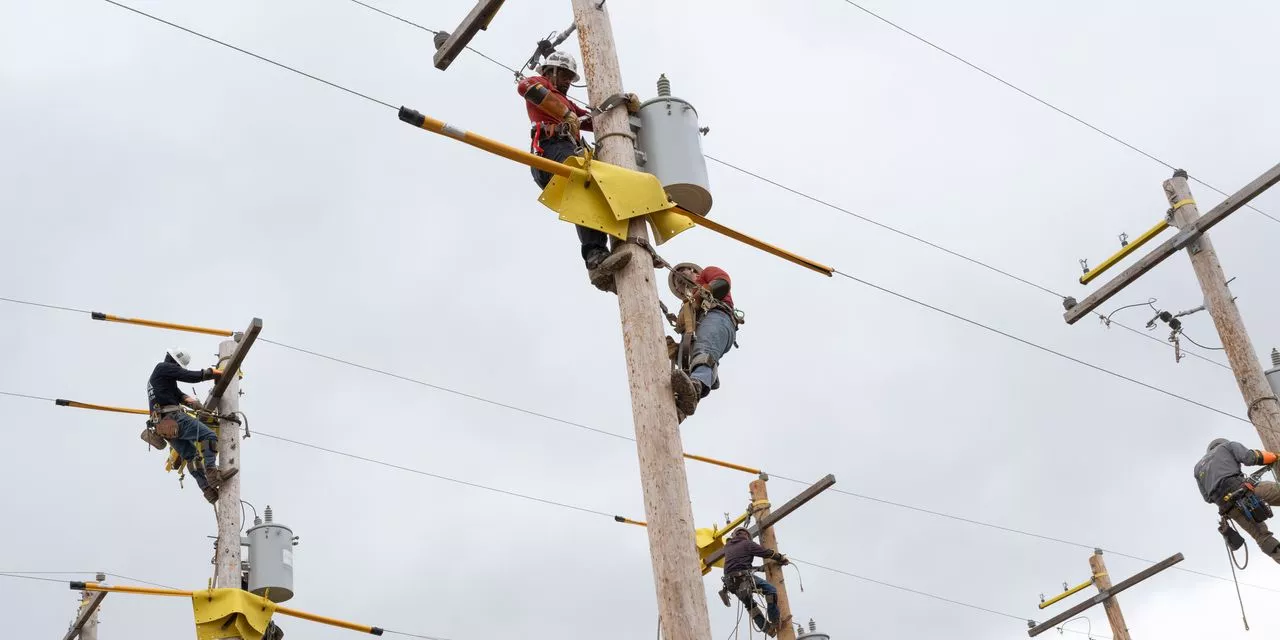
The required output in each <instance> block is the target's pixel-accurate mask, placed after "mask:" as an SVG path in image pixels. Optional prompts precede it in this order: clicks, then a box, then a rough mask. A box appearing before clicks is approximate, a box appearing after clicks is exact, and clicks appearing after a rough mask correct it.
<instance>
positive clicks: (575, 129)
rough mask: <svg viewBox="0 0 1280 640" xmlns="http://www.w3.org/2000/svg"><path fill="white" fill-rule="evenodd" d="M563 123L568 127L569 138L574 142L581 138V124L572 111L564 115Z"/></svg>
mask: <svg viewBox="0 0 1280 640" xmlns="http://www.w3.org/2000/svg"><path fill="white" fill-rule="evenodd" d="M564 123H565V124H566V125H568V126H569V137H570V138H573V139H574V140H575V141H576V140H577V139H578V138H581V137H582V122H581V121H579V120H578V116H577V115H575V114H574V113H573V112H572V111H570V112H569V113H567V114H565V117H564Z"/></svg>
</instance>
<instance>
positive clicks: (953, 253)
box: [704, 154, 1231, 370]
mask: <svg viewBox="0 0 1280 640" xmlns="http://www.w3.org/2000/svg"><path fill="white" fill-rule="evenodd" d="M704 157H706V159H708V160H710V161H712V162H715V163H716V164H719V165H722V166H724V167H727V168H729V169H733V170H734V171H737V172H739V173H742V174H744V175H747V176H751V177H752V178H755V179H757V180H760V181H761V182H765V183H768V184H771V185H773V186H775V187H777V188H779V189H782V190H783V191H786V192H788V193H791V194H794V195H797V196H800V197H801V198H804V199H806V200H809V201H811V202H814V203H817V204H820V205H822V206H824V207H827V208H829V209H833V210H835V211H839V212H840V213H843V214H845V215H848V216H850V217H853V218H857V219H858V220H861V221H863V222H866V223H869V224H872V225H875V226H877V227H880V228H881V229H884V230H886V231H889V232H891V233H895V234H898V235H900V236H902V237H904V238H908V239H911V240H914V241H916V242H919V243H921V244H923V245H925V246H928V247H932V248H934V249H937V250H938V251H941V252H943V253H946V254H948V255H951V256H954V257H956V258H960V259H961V260H964V261H966V262H969V263H972V264H974V265H977V266H979V267H982V268H984V269H987V270H988V271H991V272H992V273H996V274H999V275H1002V276H1005V277H1007V278H1010V279H1012V280H1016V281H1017V282H1020V283H1022V284H1025V285H1027V286H1028V287H1031V288H1033V289H1036V290H1038V291H1043V292H1045V293H1047V294H1049V295H1051V296H1053V297H1055V298H1057V299H1059V300H1061V299H1063V298H1064V297H1065V296H1064V295H1063V294H1061V293H1058V292H1057V291H1054V290H1053V289H1050V288H1048V287H1046V286H1044V285H1042V284H1038V283H1036V282H1033V281H1031V280H1028V279H1026V278H1023V277H1022V276H1019V275H1016V274H1014V273H1011V272H1009V271H1005V270H1004V269H1001V268H999V267H996V266H993V265H991V264H989V263H986V262H983V261H982V260H979V259H977V258H973V257H970V256H967V255H965V254H963V253H960V252H958V251H955V250H953V249H949V248H947V247H945V246H943V245H940V244H938V243H936V242H933V241H931V240H928V239H925V238H923V237H921V236H918V235H915V234H913V233H910V232H907V231H904V230H902V229H899V228H897V227H894V226H891V225H888V224H885V223H883V222H880V221H879V220H876V219H874V218H869V217H867V216H864V215H862V214H859V213H856V212H853V211H850V210H849V209H846V208H844V207H841V206H839V205H836V204H833V203H831V202H828V201H827V200H823V199H821V198H818V197H817V196H813V195H810V194H808V193H805V192H803V191H800V190H799V189H794V188H792V187H789V186H787V185H785V184H782V183H780V182H777V181H775V180H773V179H771V178H767V177H765V176H763V175H760V174H758V173H755V172H753V171H749V170H747V169H744V168H742V167H740V166H738V165H735V164H733V163H730V162H727V161H724V160H721V159H719V158H717V157H715V156H712V155H707V154H704ZM1096 315H1097V316H1098V317H1099V318H1103V317H1105V316H1103V315H1102V314H1101V313H1098V314H1096ZM1110 323H1111V324H1115V325H1117V326H1119V327H1120V328H1122V329H1125V330H1127V331H1129V332H1131V333H1133V334H1135V335H1139V336H1142V337H1143V338H1146V339H1148V340H1152V341H1154V342H1156V343H1158V344H1161V345H1164V346H1166V347H1169V348H1173V345H1170V344H1169V343H1167V342H1165V341H1164V340H1161V339H1159V338H1157V337H1155V336H1152V335H1149V334H1146V333H1143V332H1141V331H1138V330H1137V329H1134V328H1132V327H1129V326H1127V325H1124V324H1121V323H1120V322H1117V321H1114V320H1112V321H1110ZM1186 353H1187V354H1189V355H1191V356H1192V357H1194V358H1198V359H1200V360H1203V361H1205V362H1208V363H1210V364H1214V365H1217V366H1219V367H1222V368H1223V369H1227V370H1230V369H1231V367H1229V366H1227V365H1225V364H1223V363H1221V362H1218V361H1217V360H1214V359H1212V358H1207V357H1205V356H1203V355H1200V354H1198V353H1196V352H1194V351H1190V350H1187V351H1186Z"/></svg>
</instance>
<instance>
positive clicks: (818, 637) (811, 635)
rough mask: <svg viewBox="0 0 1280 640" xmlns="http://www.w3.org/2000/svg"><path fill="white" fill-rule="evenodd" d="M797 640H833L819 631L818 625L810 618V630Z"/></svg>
mask: <svg viewBox="0 0 1280 640" xmlns="http://www.w3.org/2000/svg"><path fill="white" fill-rule="evenodd" d="M802 630H803V628H802ZM796 640H831V636H829V635H827V634H825V633H822V632H820V631H818V625H817V624H815V623H814V622H813V618H809V630H808V631H806V632H805V633H803V634H801V635H800V636H798V637H797V638H796Z"/></svg>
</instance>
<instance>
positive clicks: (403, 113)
mask: <svg viewBox="0 0 1280 640" xmlns="http://www.w3.org/2000/svg"><path fill="white" fill-rule="evenodd" d="M400 120H401V121H403V122H408V123H409V124H411V125H413V126H415V127H421V126H422V123H424V122H426V121H427V119H426V118H425V117H423V115H422V114H421V113H418V112H417V111H414V110H413V109H410V108H409V107H400Z"/></svg>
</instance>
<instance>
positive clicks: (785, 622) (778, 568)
mask: <svg viewBox="0 0 1280 640" xmlns="http://www.w3.org/2000/svg"><path fill="white" fill-rule="evenodd" d="M766 482H767V481H766V479H765V478H759V479H756V480H752V481H751V509H752V511H754V512H755V517H756V519H757V520H760V519H764V518H767V517H769V512H770V509H771V508H772V505H770V504H769V488H768V486H767V485H766ZM760 546H762V547H764V548H766V549H772V550H774V551H777V550H778V537H777V535H776V528H775V527H769V528H768V529H764V530H762V531H760ZM764 575H765V579H767V580H768V581H769V584H771V585H773V586H774V588H775V589H777V590H778V640H796V628H795V626H794V625H792V624H791V598H789V597H788V596H787V580H786V578H785V577H784V576H783V575H782V565H780V564H778V563H776V562H766V563H764Z"/></svg>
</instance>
